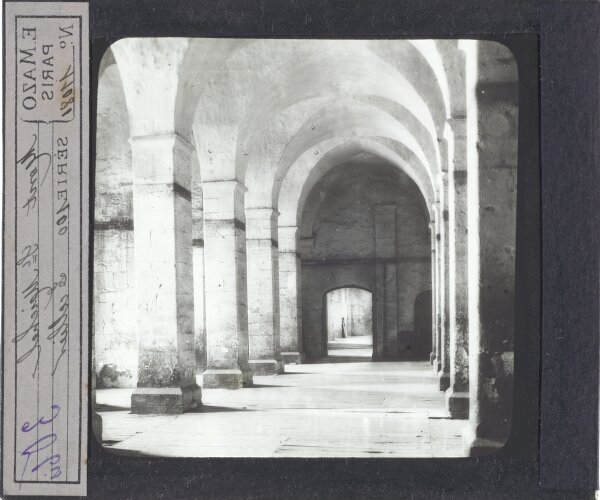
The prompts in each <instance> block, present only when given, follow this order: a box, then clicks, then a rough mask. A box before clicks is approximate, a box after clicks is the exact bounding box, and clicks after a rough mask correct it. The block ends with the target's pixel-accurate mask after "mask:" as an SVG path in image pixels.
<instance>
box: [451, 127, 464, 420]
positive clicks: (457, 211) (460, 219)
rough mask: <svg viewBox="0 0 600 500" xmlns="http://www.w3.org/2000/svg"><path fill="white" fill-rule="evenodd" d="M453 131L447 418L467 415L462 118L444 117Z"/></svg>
mask: <svg viewBox="0 0 600 500" xmlns="http://www.w3.org/2000/svg"><path fill="white" fill-rule="evenodd" d="M448 123H449V124H450V126H451V127H452V132H453V135H454V140H453V141H452V142H453V148H451V151H452V156H453V162H452V164H451V167H450V168H451V171H450V174H449V182H448V184H449V185H448V207H449V214H450V221H449V227H450V232H449V253H450V266H449V267H450V274H449V278H450V282H449V287H448V288H449V290H450V387H449V388H448V390H447V391H446V409H447V410H448V413H449V415H450V418H469V303H468V296H469V294H468V249H467V238H468V235H467V224H468V221H467V213H468V212H467V210H468V209H467V170H466V168H467V153H466V119H465V118H453V119H451V120H448Z"/></svg>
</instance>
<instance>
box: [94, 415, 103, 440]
mask: <svg viewBox="0 0 600 500" xmlns="http://www.w3.org/2000/svg"><path fill="white" fill-rule="evenodd" d="M92 432H93V433H94V436H96V439H97V440H98V443H100V446H102V417H101V416H100V415H98V413H96V412H95V411H93V410H92Z"/></svg>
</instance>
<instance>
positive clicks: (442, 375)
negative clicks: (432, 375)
mask: <svg viewBox="0 0 600 500" xmlns="http://www.w3.org/2000/svg"><path fill="white" fill-rule="evenodd" d="M438 384H439V388H440V391H442V392H443V391H445V390H446V389H448V388H449V387H450V374H449V373H448V372H444V371H442V370H440V371H439V372H438Z"/></svg>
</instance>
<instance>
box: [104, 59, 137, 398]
mask: <svg viewBox="0 0 600 500" xmlns="http://www.w3.org/2000/svg"><path fill="white" fill-rule="evenodd" d="M102 82H103V84H102V85H100V86H99V88H98V128H97V136H96V149H97V151H98V154H97V156H96V198H95V205H94V290H93V293H94V316H93V317H94V333H95V363H94V370H95V373H96V376H97V387H99V388H105V387H135V386H136V384H137V371H138V363H137V351H138V342H137V334H136V315H135V314H133V312H134V311H135V310H136V302H135V264H134V255H133V248H134V241H133V167H132V164H131V146H130V144H129V142H128V141H127V139H128V137H129V120H128V116H127V108H126V106H125V94H124V91H123V86H122V84H121V77H120V75H119V71H118V68H117V66H116V65H111V66H108V67H107V68H103V74H102Z"/></svg>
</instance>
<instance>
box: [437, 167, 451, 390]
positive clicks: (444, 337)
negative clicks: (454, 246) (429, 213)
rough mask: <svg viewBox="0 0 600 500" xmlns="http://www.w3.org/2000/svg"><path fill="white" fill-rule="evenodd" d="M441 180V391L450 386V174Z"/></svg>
mask: <svg viewBox="0 0 600 500" xmlns="http://www.w3.org/2000/svg"><path fill="white" fill-rule="evenodd" d="M439 182H440V212H441V216H442V217H441V223H440V241H439V248H440V252H441V255H440V256H439V263H440V276H441V278H442V281H441V283H440V284H441V286H440V301H441V303H440V314H441V315H440V340H441V344H440V348H441V349H440V355H441V360H440V361H441V363H440V371H439V372H438V383H439V388H440V391H445V390H446V389H448V387H450V323H449V293H448V282H449V274H448V273H449V268H450V265H449V260H448V259H449V257H448V253H449V252H448V174H447V173H446V172H442V173H441V174H440V177H439Z"/></svg>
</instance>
